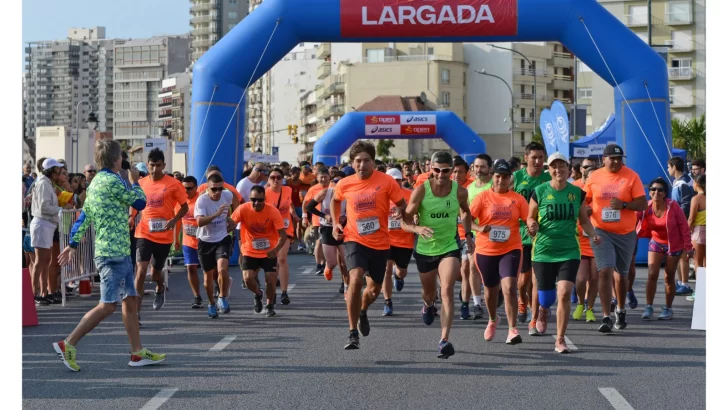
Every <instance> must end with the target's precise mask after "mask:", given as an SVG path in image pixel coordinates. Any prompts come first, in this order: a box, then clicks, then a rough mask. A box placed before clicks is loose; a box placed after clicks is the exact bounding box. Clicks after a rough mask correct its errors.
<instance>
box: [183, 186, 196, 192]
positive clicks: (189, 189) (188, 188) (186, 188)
mask: <svg viewBox="0 0 728 410" xmlns="http://www.w3.org/2000/svg"><path fill="white" fill-rule="evenodd" d="M195 188H196V187H193V186H186V187H185V191H193V190H195Z"/></svg>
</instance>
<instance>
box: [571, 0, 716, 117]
mask: <svg viewBox="0 0 728 410" xmlns="http://www.w3.org/2000/svg"><path fill="white" fill-rule="evenodd" d="M599 2H600V3H601V4H602V5H603V6H604V7H605V8H606V9H607V10H609V11H610V12H611V13H612V14H613V15H614V16H616V17H617V18H619V19H620V20H621V21H622V22H624V24H625V25H626V26H627V27H629V28H630V29H631V30H632V31H634V33H635V34H637V36H639V37H640V38H641V39H642V40H644V41H645V42H646V43H648V44H651V45H652V47H653V48H654V49H655V51H657V52H658V53H660V55H662V56H663V57H664V58H665V62H666V64H667V70H668V79H669V83H670V111H671V114H672V118H678V119H689V118H696V117H700V116H701V115H703V114H704V113H705V76H706V74H705V72H706V70H705V3H706V2H705V0H652V1H651V2H648V1H647V0H641V1H625V0H599ZM648 3H650V5H651V7H649V5H648ZM650 8H651V10H648V9H650ZM650 31H651V39H650V38H649V36H650ZM650 40H651V43H650ZM581 71H583V72H581ZM579 75H580V76H579V82H580V85H579V92H578V95H577V97H578V98H579V100H578V101H579V102H581V99H582V98H584V99H588V98H591V117H592V118H591V123H592V124H593V127H598V126H599V125H600V124H601V123H602V122H603V121H604V120H605V119H606V118H607V117H608V116H609V114H611V113H613V112H614V103H613V93H614V91H613V88H612V87H611V86H609V85H608V84H607V83H606V82H605V81H604V80H602V79H601V78H599V77H598V76H597V75H596V74H594V73H593V72H591V70H590V69H589V68H588V67H586V66H584V65H582V67H581V68H580V73H579Z"/></svg>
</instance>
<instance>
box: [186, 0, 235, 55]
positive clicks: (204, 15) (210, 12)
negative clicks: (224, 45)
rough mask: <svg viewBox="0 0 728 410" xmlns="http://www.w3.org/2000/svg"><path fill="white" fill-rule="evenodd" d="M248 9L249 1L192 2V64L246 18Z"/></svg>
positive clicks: (193, 0) (203, 0) (208, 0)
mask: <svg viewBox="0 0 728 410" xmlns="http://www.w3.org/2000/svg"><path fill="white" fill-rule="evenodd" d="M248 9H249V1H248V0H190V35H191V37H192V42H191V43H190V47H191V52H190V60H191V61H192V63H194V62H195V61H197V59H199V58H200V57H202V55H203V54H205V52H207V50H209V49H210V47H212V46H213V45H215V43H217V41H218V40H220V39H221V38H222V37H223V36H224V35H225V34H227V33H228V32H229V31H230V30H232V29H233V27H235V25H236V24H238V23H239V22H240V21H241V20H242V19H243V18H245V16H247V15H248Z"/></svg>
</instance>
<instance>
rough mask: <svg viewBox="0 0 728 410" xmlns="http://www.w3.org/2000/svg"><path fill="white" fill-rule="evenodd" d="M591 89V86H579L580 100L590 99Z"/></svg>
mask: <svg viewBox="0 0 728 410" xmlns="http://www.w3.org/2000/svg"><path fill="white" fill-rule="evenodd" d="M591 98H592V89H591V88H579V99H580V100H591Z"/></svg>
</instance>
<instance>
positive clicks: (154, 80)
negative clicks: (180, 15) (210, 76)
mask: <svg viewBox="0 0 728 410" xmlns="http://www.w3.org/2000/svg"><path fill="white" fill-rule="evenodd" d="M114 56H115V59H114V138H116V139H125V140H131V142H130V144H131V145H138V144H141V142H142V141H141V140H143V139H144V138H151V137H155V136H156V134H157V133H156V132H155V131H154V130H153V128H154V126H155V125H159V123H160V121H159V120H160V118H159V95H160V93H161V90H162V80H163V79H164V78H166V77H167V76H168V75H169V74H174V73H182V72H185V69H186V68H187V67H188V65H189V58H190V37H189V36H188V35H182V36H158V37H151V38H147V39H136V40H130V41H127V42H125V43H124V44H121V45H117V46H116V47H115V49H114Z"/></svg>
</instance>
